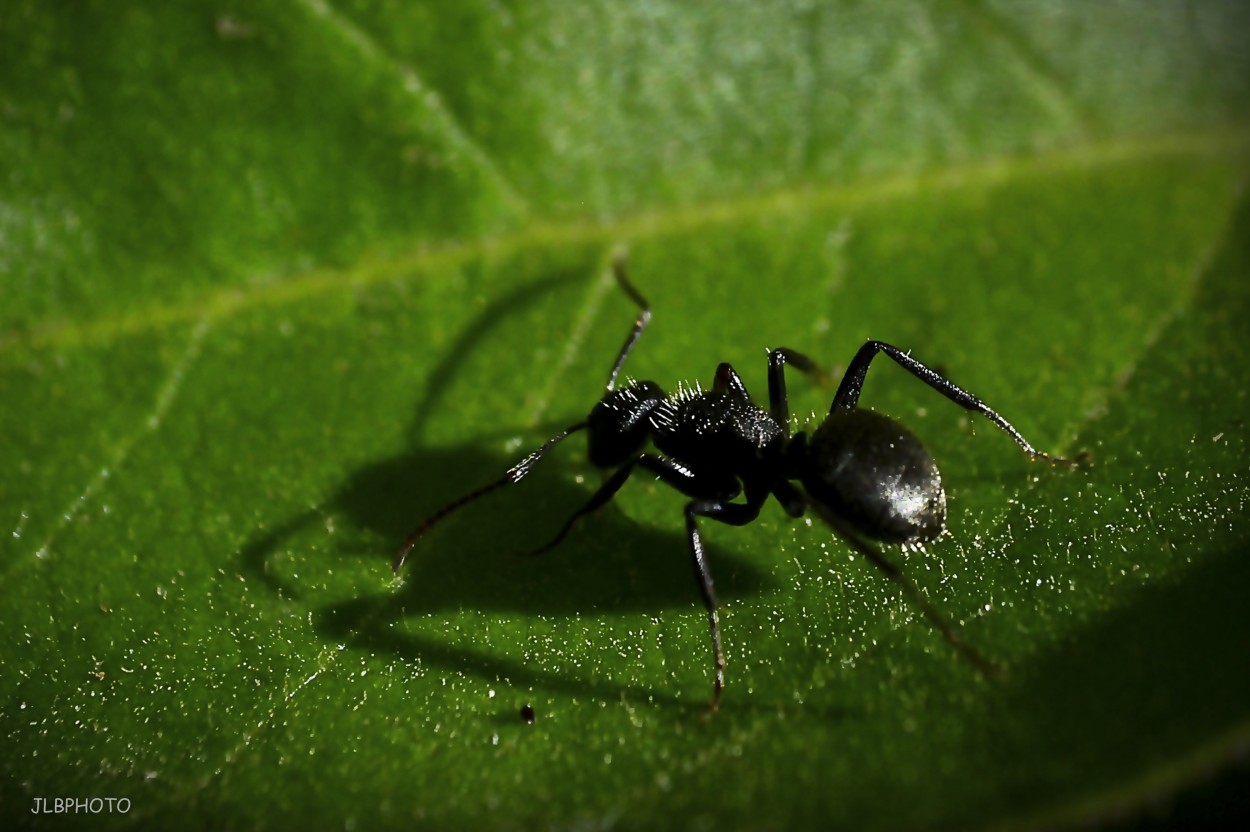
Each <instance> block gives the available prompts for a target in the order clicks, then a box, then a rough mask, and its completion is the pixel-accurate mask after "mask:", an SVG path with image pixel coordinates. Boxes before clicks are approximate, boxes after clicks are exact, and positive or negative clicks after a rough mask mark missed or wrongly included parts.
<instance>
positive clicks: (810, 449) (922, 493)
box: [393, 258, 1068, 711]
mask: <svg viewBox="0 0 1250 832" xmlns="http://www.w3.org/2000/svg"><path fill="white" fill-rule="evenodd" d="M613 272H614V274H615V276H616V282H617V283H618V284H619V285H620V287H621V289H622V290H624V292H625V294H627V295H628V296H629V297H630V298H631V299H632V300H633V301H634V303H636V304H637V305H638V308H639V310H640V311H639V314H638V318H637V320H636V321H634V327H633V329H632V330H631V331H630V333H629V337H628V338H626V339H625V344H624V345H623V346H622V347H621V350H620V352H619V353H618V355H617V356H616V363H615V364H614V365H613V366H612V372H611V373H609V375H608V382H607V385H605V390H604V395H603V398H602V399H601V400H600V401H599V403H598V404H596V405H595V407H594V409H593V410H591V411H590V415H589V416H587V417H586V419H584V420H583V421H580V422H578V423H576V424H574V425H571V426H569V427H568V428H566V429H565V430H563V431H561V432H560V433H558V434H556V435H555V436H553V437H552V438H551V439H549V440H547V442H546V443H545V444H544V445H543V446H542V447H541V448H539V449H538V450H536V451H534V452H533V453H531V454H530V455H529V456H527V457H525V459H523V460H521V461H520V462H519V463H517V464H516V465H515V466H513V467H512V468H510V469H509V470H508V472H507V473H506V474H504V475H503V477H501V478H500V479H498V480H495V481H494V482H492V483H489V484H487V485H484V486H482V487H481V488H478V489H476V490H475V491H471V492H470V493H468V494H466V495H464V496H463V497H460V498H459V499H457V500H454V501H452V502H450V503H448V504H447V505H445V506H443V507H442V508H441V509H439V510H438V511H436V512H435V513H434V514H433V515H431V516H430V517H429V518H427V519H426V520H425V521H424V522H423V523H421V525H419V526H417V527H416V528H415V529H413V530H412V533H411V534H409V535H408V537H407V539H406V540H405V541H404V543H403V545H402V546H401V547H400V549H399V553H398V554H397V555H396V557H395V561H394V564H393V568H394V570H395V571H396V572H398V571H399V569H400V567H401V566H403V564H404V560H405V558H407V556H408V553H409V552H410V551H412V548H413V546H415V545H416V544H417V541H418V540H420V539H421V537H422V535H424V534H425V533H426V532H427V531H429V530H430V528H431V527H432V526H433V525H434V524H435V523H437V522H439V521H440V520H442V519H443V518H445V517H446V516H447V515H449V514H451V513H452V512H453V511H456V510H457V509H459V508H461V507H462V506H465V505H467V504H468V503H471V502H473V501H474V500H476V499H478V498H479V497H481V496H483V495H485V494H487V493H489V492H491V491H494V490H495V489H497V488H500V487H502V486H505V485H510V484H513V483H517V482H520V481H521V480H522V479H524V478H525V476H526V475H527V474H529V472H530V471H531V470H532V469H533V468H534V465H535V464H537V462H538V461H539V460H540V459H542V458H543V456H545V455H546V454H547V452H548V451H550V450H551V449H552V448H554V447H555V446H556V445H557V444H559V443H560V442H562V441H564V439H565V438H567V437H568V436H569V435H570V434H572V433H575V432H577V431H579V430H583V429H585V430H587V431H588V444H589V456H590V461H591V462H592V463H594V464H595V465H597V466H599V467H601V468H609V469H614V470H613V471H612V473H611V475H610V476H609V477H608V478H607V480H606V481H605V482H604V483H603V485H602V486H600V487H599V489H598V490H597V491H596V492H595V493H594V494H593V495H592V496H591V498H590V500H589V501H587V503H586V505H584V506H583V507H582V508H581V509H579V510H578V511H577V512H576V513H575V514H574V515H573V516H572V517H570V518H569V520H568V522H566V523H565V524H564V527H563V528H561V529H560V531H559V533H558V534H557V535H556V536H555V537H554V538H553V539H552V540H551V541H550V542H549V543H547V544H546V545H545V546H542V547H541V548H539V549H536V550H534V551H533V552H531V553H530V554H534V555H537V554H541V553H543V552H546V551H547V550H549V549H551V548H552V547H554V546H556V545H557V544H558V543H560V541H562V540H563V539H564V537H565V535H567V534H568V532H569V530H570V529H571V528H573V525H574V524H575V523H576V522H577V521H578V520H579V519H580V518H581V517H583V516H584V515H586V514H589V513H590V512H592V511H594V510H595V509H597V508H599V507H600V506H602V505H604V504H605V503H607V502H608V501H609V500H611V499H612V497H613V496H615V495H616V492H617V491H619V490H620V488H621V486H622V485H624V484H625V481H626V480H627V479H629V476H630V474H632V473H633V472H634V469H635V468H642V469H644V470H646V471H649V472H650V473H652V474H654V475H655V476H656V477H658V478H659V479H661V480H663V481H664V482H666V483H668V484H669V485H671V486H672V487H673V488H675V489H677V490H678V491H680V492H681V493H682V494H685V495H686V496H687V497H689V498H690V502H688V503H687V504H686V508H685V514H686V533H687V534H688V535H689V538H690V554H691V555H692V557H693V561H694V573H695V578H696V580H697V582H698V585H699V593H700V595H702V597H703V603H704V605H705V606H706V607H707V614H708V621H709V623H710V625H711V631H712V648H713V652H714V656H715V668H716V669H715V676H714V682H713V688H712V702H711V706H710V709H711V710H712V711H715V710H716V709H717V708H718V707H719V706H720V698H721V689H722V688H723V687H724V684H725V653H724V650H722V648H721V638H720V625H719V623H718V621H717V615H716V593H715V591H714V590H713V588H712V575H711V572H709V571H708V565H707V558H706V556H705V555H704V551H703V541H702V539H701V538H700V536H699V526H698V523H697V522H696V519H697V518H699V517H708V518H711V519H713V520H719V521H720V522H722V523H728V524H729V525H731V526H742V525H745V524H747V523H750V522H751V521H752V520H754V519H755V518H756V517H758V516H759V513H760V508H761V507H762V506H763V505H764V503H765V502H766V501H767V500H768V497H769V495H772V496H773V497H776V498H777V502H779V503H780V504H781V507H782V508H783V509H784V510H785V511H786V513H787V514H789V515H790V516H791V517H800V516H802V514H803V512H804V511H805V510H806V509H808V508H810V509H812V511H814V512H815V513H816V514H817V515H818V516H819V517H820V518H821V519H823V520H824V521H825V522H827V523H828V524H829V525H830V526H831V527H833V530H834V531H835V532H837V533H838V535H840V536H841V537H842V538H843V539H845V540H846V541H847V542H848V543H850V544H851V546H852V547H854V548H855V549H856V550H857V551H859V552H860V553H861V554H863V555H864V556H865V557H867V558H868V560H870V561H871V562H872V563H873V564H874V565H875V566H877V568H879V569H881V571H883V572H885V573H886V574H887V575H889V576H890V578H892V579H893V580H894V581H896V582H897V583H898V584H899V585H900V586H901V587H902V589H903V590H904V592H906V594H907V596H908V597H909V598H910V599H911V601H912V602H913V603H914V604H916V606H917V607H919V608H920V610H921V611H922V612H923V613H924V615H925V616H926V617H927V618H928V619H929V621H930V622H932V624H933V626H935V627H936V628H937V629H938V630H939V631H940V632H941V633H942V635H943V636H944V637H945V638H946V640H947V641H948V642H950V643H951V645H953V646H954V647H955V648H956V649H957V650H958V651H959V652H960V653H961V654H962V655H963V656H965V657H966V658H967V659H968V660H970V661H971V662H972V663H973V664H974V665H976V666H977V667H978V668H979V669H980V670H981V671H982V672H983V673H986V674H987V675H996V674H997V673H998V670H997V668H996V666H995V665H994V664H992V663H991V662H989V661H988V660H986V659H984V658H982V657H981V655H980V654H978V653H977V652H976V651H975V650H973V649H972V648H971V647H969V646H968V645H966V644H964V642H963V641H962V640H961V639H960V638H959V636H958V634H957V633H956V632H955V630H954V628H952V627H951V625H950V624H949V623H947V621H946V619H945V618H944V617H943V616H942V614H941V613H939V612H938V610H937V608H936V607H934V606H933V605H932V604H931V603H929V601H928V600H927V599H926V598H925V597H924V596H923V595H922V594H921V593H920V590H919V589H918V588H917V586H916V585H915V584H914V583H913V582H912V581H911V580H910V579H908V578H907V576H905V575H904V574H903V573H902V572H901V571H900V570H899V568H898V567H897V566H895V565H894V564H893V563H891V562H890V561H889V560H887V559H886V558H885V556H883V555H882V554H881V552H880V551H878V549H877V548H876V546H874V545H873V544H872V543H870V542H869V541H870V540H877V541H881V542H883V543H899V544H903V545H904V546H917V545H919V544H923V543H925V542H928V541H931V540H934V539H936V538H937V537H939V536H940V535H941V534H942V533H943V532H944V531H945V529H946V492H945V491H944V490H943V489H942V478H941V475H940V474H939V473H938V469H937V465H936V464H935V463H934V461H933V457H932V456H930V455H929V452H928V451H927V450H925V448H924V446H923V445H921V444H920V440H919V439H917V438H916V437H915V436H914V435H913V434H912V433H911V432H910V431H909V430H907V429H906V428H905V427H903V426H902V425H901V424H899V423H898V422H897V421H895V420H894V419H891V418H890V417H888V416H884V415H882V414H880V413H876V412H874V411H871V410H861V409H860V408H858V407H857V406H856V404H857V402H858V401H859V394H860V391H861V390H862V389H863V386H864V377H865V376H866V375H867V373H868V365H869V364H870V363H871V362H872V359H873V358H874V357H875V356H876V355H877V354H878V353H885V354H886V355H888V356H889V357H890V358H892V359H894V361H895V362H897V363H898V364H899V365H900V366H902V367H903V369H905V370H907V371H908V372H910V373H911V374H913V375H914V376H916V377H917V378H919V379H920V380H921V381H923V382H925V383H926V384H928V385H929V386H930V387H932V388H933V389H935V390H937V391H938V392H939V393H941V394H942V395H943V396H945V397H946V398H948V399H950V400H951V401H953V402H954V403H955V404H957V405H960V406H961V407H963V408H966V409H967V410H971V411H974V412H976V413H980V414H982V415H983V416H985V417H986V418H987V419H989V420H990V421H991V422H993V423H994V424H995V425H997V426H998V427H999V428H1001V429H1002V430H1003V431H1005V432H1006V433H1007V435H1008V436H1010V437H1011V438H1012V439H1014V440H1015V442H1016V444H1017V445H1019V446H1020V447H1021V448H1023V449H1024V451H1025V453H1027V454H1028V455H1029V456H1030V458H1032V459H1037V458H1038V457H1041V458H1042V459H1044V460H1047V461H1048V462H1050V463H1052V464H1059V463H1067V462H1068V461H1067V460H1064V459H1060V458H1058V457H1052V456H1049V455H1047V454H1046V453H1043V452H1042V451H1039V450H1037V449H1036V448H1034V447H1033V446H1032V445H1030V444H1029V443H1028V441H1027V440H1025V438H1024V437H1023V436H1021V435H1020V432H1019V431H1017V430H1016V429H1015V428H1014V427H1012V426H1011V424H1010V423H1009V422H1008V421H1007V420H1006V419H1004V418H1003V417H1002V416H999V415H998V414H997V413H996V412H994V411H993V410H992V409H990V407H989V406H988V405H986V404H985V403H984V402H982V401H981V400H980V399H978V398H977V397H976V396H973V395H972V394H971V393H969V392H968V391H966V390H964V389H963V388H961V387H957V386H956V385H954V384H953V383H951V382H949V381H947V380H946V379H945V378H943V377H942V376H941V375H939V374H938V373H937V372H935V371H933V370H931V369H929V368H928V367H926V366H925V365H923V364H921V363H920V362H919V361H917V360H916V359H914V358H912V357H911V356H909V355H908V354H907V353H904V352H902V351H901V350H899V349H898V348H897V347H893V346H891V345H889V344H886V343H883V342H881V341H869V342H867V343H866V344H864V345H863V346H862V347H860V349H859V352H857V353H856V354H855V358H854V359H853V360H852V361H851V364H850V366H849V367H848V368H847V370H846V374H845V375H844V376H843V377H842V381H841V383H840V384H839V385H838V391H837V393H836V394H834V397H833V404H832V406H830V408H829V415H828V416H826V417H825V420H824V422H823V423H821V425H820V426H819V427H818V428H817V429H816V430H815V432H814V433H813V434H812V435H811V437H810V438H809V437H808V436H807V434H806V433H798V434H795V435H794V436H791V435H790V414H789V403H788V401H787V399H786V381H785V372H784V370H785V367H786V365H787V364H789V365H790V366H793V367H795V368H797V369H799V370H801V371H803V372H804V373H807V374H809V375H810V376H813V377H814V378H816V379H817V380H820V379H823V378H824V377H825V376H824V374H823V373H822V372H821V371H820V370H819V369H818V368H817V366H816V364H815V363H814V362H813V361H812V360H811V359H810V358H808V357H807V356H805V355H803V354H802V353H799V352H795V351H794V350H791V349H787V348H785V347H781V348H778V349H774V350H771V351H770V352H769V353H768V410H764V409H763V408H761V407H759V406H758V405H756V404H755V403H754V402H752V401H751V397H750V395H749V394H748V393H747V389H746V386H745V385H744V384H743V383H742V379H741V378H739V377H738V374H737V373H736V372H734V369H733V367H731V366H730V365H729V364H721V365H720V366H719V367H717V368H716V377H715V379H714V380H713V382H712V389H711V390H708V391H704V390H702V389H700V388H699V387H697V386H696V387H695V388H693V389H692V388H689V387H686V388H679V389H678V392H677V393H675V394H673V395H668V394H666V393H665V392H664V391H663V390H661V389H660V387H659V385H657V384H656V383H655V382H651V381H633V380H630V381H628V382H627V383H626V384H625V386H623V387H621V388H619V389H617V387H616V379H617V376H618V375H620V372H621V367H622V365H624V363H625V359H626V358H628V357H629V354H630V352H631V351H632V350H633V348H634V345H635V344H637V343H638V338H639V336H641V335H642V331H643V330H644V329H645V328H646V326H647V323H648V322H649V321H650V320H651V307H650V305H649V304H648V303H647V301H646V299H645V298H644V297H643V296H642V294H641V293H639V291H638V290H637V289H636V288H634V285H633V284H632V283H631V282H630V280H629V276H628V275H627V274H626V271H625V263H624V259H623V258H617V259H616V260H615V262H614V263H613ZM648 440H650V441H651V443H652V444H653V445H654V447H655V449H656V450H657V451H659V453H658V454H656V453H647V452H646V451H645V450H644V449H645V446H646V444H647V441H648ZM792 480H797V481H798V483H799V484H800V485H801V486H802V487H801V488H800V487H798V486H796V485H795V484H794V483H793V482H791V481H792ZM739 494H742V495H744V499H743V501H742V502H740V503H735V502H732V500H733V499H734V498H735V497H737V496H738V495H739Z"/></svg>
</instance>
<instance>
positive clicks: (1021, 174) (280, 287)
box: [0, 124, 1250, 353]
mask: <svg viewBox="0 0 1250 832" xmlns="http://www.w3.org/2000/svg"><path fill="white" fill-rule="evenodd" d="M1247 150H1250V128H1247V127H1246V126H1244V125H1241V124H1231V125H1225V126H1223V127H1219V128H1214V129H1210V130H1203V131H1197V132H1194V131H1187V132H1180V133H1171V134H1162V135H1155V136H1139V137H1121V138H1108V139H1103V140H1100V141H1095V142H1091V143H1088V144H1082V145H1078V146H1069V147H1060V148H1050V149H1047V150H1043V151H1040V152H1037V153H1033V154H1025V155H1008V156H995V157H991V158H989V159H983V160H980V161H977V162H971V163H967V164H960V165H953V166H949V167H945V168H941V169H934V170H929V171H920V172H916V171H909V172H904V173H899V174H893V175H890V176H883V177H877V178H869V179H862V180H857V181H854V182H849V183H836V182H826V183H822V184H820V185H798V186H791V187H786V188H779V189H775V190H771V191H766V192H763V193H758V194H750V195H745V196H736V197H731V198H727V199H719V200H712V201H708V202H703V203H698V204H696V205H684V206H668V207H665V208H662V209H658V210H651V211H642V212H638V213H636V214H632V215H627V216H623V217H620V218H618V219H615V220H606V221H596V220H592V219H585V218H564V219H555V220H539V221H534V222H532V223H529V224H528V225H526V226H525V227H524V228H521V229H518V230H514V231H507V232H501V233H496V234H489V235H485V236H482V237H476V238H472V239H468V240H451V241H448V242H447V243H445V244H442V245H438V246H429V245H423V246H419V247H417V248H415V249H413V250H410V251H408V252H405V253H402V254H398V255H394V256H379V257H368V256H366V257H364V258H362V259H361V260H360V261H359V262H358V263H356V264H355V265H353V266H352V267H350V268H349V269H338V268H320V269H313V270H310V271H307V272H304V273H302V274H299V275H295V276H291V277H285V278H277V277H274V276H263V277H257V278H255V279H249V280H247V281H245V282H246V283H247V284H248V285H247V286H243V287H240V286H231V287H228V288H223V289H219V290H216V291H212V292H208V293H206V294H203V295H199V296H196V297H194V298H191V299H187V300H179V301H172V302H168V301H158V302H154V303H149V304H144V305H140V306H137V307H135V308H133V309H131V310H128V311H125V312H121V313H117V314H110V315H106V316H102V317H99V318H95V319H91V320H79V321H75V320H45V321H43V322H41V323H37V324H34V325H32V326H30V327H27V328H23V329H21V330H10V331H9V332H7V333H4V334H0V353H3V352H5V351H11V350H14V349H33V350H43V349H58V348H64V347H70V346H82V345H98V344H102V343H103V344H108V343H110V342H112V341H116V340H120V339H124V338H129V337H133V336H136V335H142V334H145V333H148V332H151V331H153V330H159V329H165V328H169V327H174V326H180V325H185V324H188V323H191V322H200V321H205V320H220V319H228V318H230V317H232V316H234V315H238V314H242V313H245V312H247V311H248V310H251V309H255V308H263V307H271V308H274V307H283V306H287V305H290V304H295V303H298V302H301V301H304V300H307V299H309V298H313V297H318V296H322V295H328V294H332V293H335V292H344V291H347V292H354V291H358V290H359V289H361V288H365V287H368V286H372V285H376V284H380V283H385V282H388V281H394V280H399V279H401V278H403V277H404V276H409V277H411V276H414V275H421V274H426V273H429V272H434V271H439V270H447V269H455V268H457V267H460V266H463V265H464V264H467V263H472V262H475V261H478V260H483V259H492V258H499V257H506V256H510V255H514V254H517V253H521V252H524V251H527V250H536V249H549V248H561V247H575V246H586V245H591V244H599V245H611V244H613V243H615V242H619V241H630V242H638V241H645V240H654V239H663V238H671V237H676V236H680V235H685V234H691V233H694V232H697V231H701V230H706V229H710V228H716V227H724V226H732V225H734V224H738V223H742V222H746V221H753V222H758V221H759V220H761V219H779V218H784V217H788V216H801V215H805V214H808V213H812V212H815V211H819V210H827V209H830V208H834V207H844V208H847V209H850V208H861V207H866V206H871V205H881V204H888V203H890V202H893V201H899V200H904V199H907V198H909V197H912V196H915V195H917V194H922V193H943V192H952V191H959V190H969V191H974V190H980V189H987V188H996V187H1003V186H1005V185H1007V184H1009V183H1011V182H1015V181H1023V180H1027V179H1030V178H1034V177H1038V176H1043V175H1060V174H1064V173H1071V172H1074V171H1078V170H1082V169H1089V168H1106V167H1112V166H1116V165H1123V164H1131V163H1140V162H1143V161H1147V160H1150V159H1164V158H1169V157H1205V156H1218V155H1233V154H1241V153H1245V152H1246V151H1247Z"/></svg>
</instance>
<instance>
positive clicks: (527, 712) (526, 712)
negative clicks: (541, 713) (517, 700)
mask: <svg viewBox="0 0 1250 832" xmlns="http://www.w3.org/2000/svg"><path fill="white" fill-rule="evenodd" d="M521 719H523V720H525V722H526V723H527V724H529V725H533V724H534V708H533V706H532V705H530V704H529V703H528V702H527V703H526V704H524V705H522V706H521Z"/></svg>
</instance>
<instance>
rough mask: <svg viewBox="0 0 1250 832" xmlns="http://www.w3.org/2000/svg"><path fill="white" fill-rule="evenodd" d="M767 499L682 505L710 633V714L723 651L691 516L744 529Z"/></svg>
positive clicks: (716, 704)
mask: <svg viewBox="0 0 1250 832" xmlns="http://www.w3.org/2000/svg"><path fill="white" fill-rule="evenodd" d="M767 498H768V492H767V491H765V492H764V493H763V495H762V496H759V497H757V498H756V499H754V500H748V502H746V503H725V502H721V501H719V500H695V501H694V502H692V503H689V504H687V506H686V533H687V534H688V535H689V537H690V554H691V555H692V556H693V558H694V577H695V580H696V581H697V582H698V584H699V594H700V595H701V596H702V598H703V604H704V606H705V607H707V618H708V625H709V627H710V629H711V631H712V654H713V657H714V660H715V662H716V664H715V667H716V672H715V675H714V676H713V680H712V701H711V703H709V705H708V711H709V712H710V713H715V712H716V710H717V709H719V708H720V695H721V690H722V689H723V688H724V687H725V650H724V648H722V647H721V640H720V618H719V617H718V616H717V614H716V607H717V601H716V590H715V588H714V587H713V586H712V573H711V572H710V571H709V570H708V566H707V556H706V555H705V554H704V552H703V539H702V538H701V537H700V536H699V525H698V523H697V522H696V521H695V517H696V516H703V517H710V518H712V519H713V520H719V521H720V522H722V523H728V524H730V525H731V526H744V525H746V524H747V523H750V522H751V521H752V520H754V519H755V518H756V517H758V516H759V513H760V506H761V505H762V504H763V502H764V500H765V499H767Z"/></svg>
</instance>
